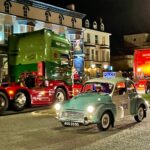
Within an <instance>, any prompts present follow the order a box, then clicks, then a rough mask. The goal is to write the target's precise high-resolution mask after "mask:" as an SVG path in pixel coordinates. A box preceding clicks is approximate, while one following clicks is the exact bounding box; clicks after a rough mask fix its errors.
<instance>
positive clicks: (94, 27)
mask: <svg viewBox="0 0 150 150" xmlns="http://www.w3.org/2000/svg"><path fill="white" fill-rule="evenodd" d="M93 29H97V22H96V21H94V22H93Z"/></svg>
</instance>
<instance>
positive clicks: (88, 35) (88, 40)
mask: <svg viewBox="0 0 150 150" xmlns="http://www.w3.org/2000/svg"><path fill="white" fill-rule="evenodd" d="M87 42H88V43H90V42H91V41H90V34H89V33H88V34H87Z"/></svg>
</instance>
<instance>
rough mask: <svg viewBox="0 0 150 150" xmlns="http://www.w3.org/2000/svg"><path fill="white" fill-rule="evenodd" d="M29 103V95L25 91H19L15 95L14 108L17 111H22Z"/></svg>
mask: <svg viewBox="0 0 150 150" xmlns="http://www.w3.org/2000/svg"><path fill="white" fill-rule="evenodd" d="M26 103H27V97H26V95H25V93H23V92H18V93H16V95H15V99H14V102H13V108H14V110H16V111H21V110H23V109H24V107H25V106H26Z"/></svg>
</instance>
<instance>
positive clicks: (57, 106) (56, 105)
mask: <svg viewBox="0 0 150 150" xmlns="http://www.w3.org/2000/svg"><path fill="white" fill-rule="evenodd" d="M54 108H55V110H56V111H59V110H60V108H61V104H60V103H56V104H55V106H54Z"/></svg>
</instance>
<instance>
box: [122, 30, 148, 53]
mask: <svg viewBox="0 0 150 150" xmlns="http://www.w3.org/2000/svg"><path fill="white" fill-rule="evenodd" d="M124 45H125V47H127V48H130V49H131V50H132V49H135V48H146V47H150V34H149V33H139V34H131V35H124Z"/></svg>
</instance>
